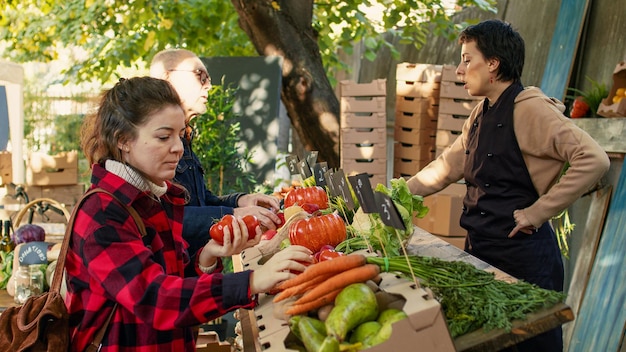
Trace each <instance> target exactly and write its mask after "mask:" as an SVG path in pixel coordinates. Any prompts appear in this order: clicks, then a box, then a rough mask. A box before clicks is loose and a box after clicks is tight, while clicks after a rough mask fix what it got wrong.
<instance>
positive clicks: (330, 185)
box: [324, 169, 340, 197]
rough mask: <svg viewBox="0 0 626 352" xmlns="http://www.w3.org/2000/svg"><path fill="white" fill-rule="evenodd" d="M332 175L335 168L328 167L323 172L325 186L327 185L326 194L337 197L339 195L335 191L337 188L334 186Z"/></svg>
mask: <svg viewBox="0 0 626 352" xmlns="http://www.w3.org/2000/svg"><path fill="white" fill-rule="evenodd" d="M334 175H335V170H333V169H329V170H327V171H326V172H324V180H325V182H326V186H327V187H328V194H329V195H330V196H331V197H337V196H339V195H340V194H339V193H338V192H337V189H336V188H335V182H334V181H333V177H334Z"/></svg>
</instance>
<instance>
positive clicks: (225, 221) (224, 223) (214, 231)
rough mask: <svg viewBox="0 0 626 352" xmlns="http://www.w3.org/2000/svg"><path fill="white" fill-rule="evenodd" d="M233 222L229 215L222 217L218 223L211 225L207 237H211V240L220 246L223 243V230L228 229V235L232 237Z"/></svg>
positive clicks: (232, 216)
mask: <svg viewBox="0 0 626 352" xmlns="http://www.w3.org/2000/svg"><path fill="white" fill-rule="evenodd" d="M233 221H236V220H235V216H234V215H231V214H227V215H224V216H223V217H222V218H221V219H220V221H218V222H216V223H215V224H213V225H211V228H210V229H209V235H211V238H212V239H213V240H214V241H215V242H217V243H220V244H222V243H224V228H225V227H228V230H230V233H231V235H232V233H233Z"/></svg>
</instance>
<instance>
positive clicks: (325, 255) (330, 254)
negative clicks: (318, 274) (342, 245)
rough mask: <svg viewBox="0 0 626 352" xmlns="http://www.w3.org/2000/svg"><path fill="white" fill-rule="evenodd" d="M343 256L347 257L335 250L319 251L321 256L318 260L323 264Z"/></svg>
mask: <svg viewBox="0 0 626 352" xmlns="http://www.w3.org/2000/svg"><path fill="white" fill-rule="evenodd" d="M342 255H345V254H344V253H342V252H337V251H336V250H334V249H322V250H321V251H319V255H318V256H317V260H318V261H320V262H323V261H325V260H331V259H335V258H337V257H341V256H342Z"/></svg>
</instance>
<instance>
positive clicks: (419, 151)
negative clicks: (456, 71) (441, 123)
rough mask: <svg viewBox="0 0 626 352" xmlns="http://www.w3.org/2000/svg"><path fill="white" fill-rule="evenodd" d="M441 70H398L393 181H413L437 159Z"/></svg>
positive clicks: (409, 67)
mask: <svg viewBox="0 0 626 352" xmlns="http://www.w3.org/2000/svg"><path fill="white" fill-rule="evenodd" d="M441 68H442V67H441V66H440V65H430V64H413V63H406V62H405V63H400V64H398V66H397V68H396V114H395V119H396V120H395V129H394V140H395V143H394V168H393V177H394V178H398V177H410V176H412V175H414V174H416V173H417V172H418V171H419V170H420V169H422V168H423V167H424V166H426V165H427V164H428V163H429V162H430V161H432V160H433V158H434V156H435V135H436V128H437V115H438V112H439V106H438V105H439V91H440V87H441V83H440V82H441Z"/></svg>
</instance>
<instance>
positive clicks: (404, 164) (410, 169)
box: [393, 158, 431, 177]
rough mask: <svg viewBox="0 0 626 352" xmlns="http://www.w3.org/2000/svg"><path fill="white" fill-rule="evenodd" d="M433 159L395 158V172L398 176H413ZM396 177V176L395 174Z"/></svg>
mask: <svg viewBox="0 0 626 352" xmlns="http://www.w3.org/2000/svg"><path fill="white" fill-rule="evenodd" d="M430 162H431V160H411V159H402V158H394V162H393V172H394V175H398V177H411V176H413V175H415V174H416V173H418V172H419V171H420V170H421V169H423V168H424V166H426V165H428V163H430ZM394 177H395V176H394Z"/></svg>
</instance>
